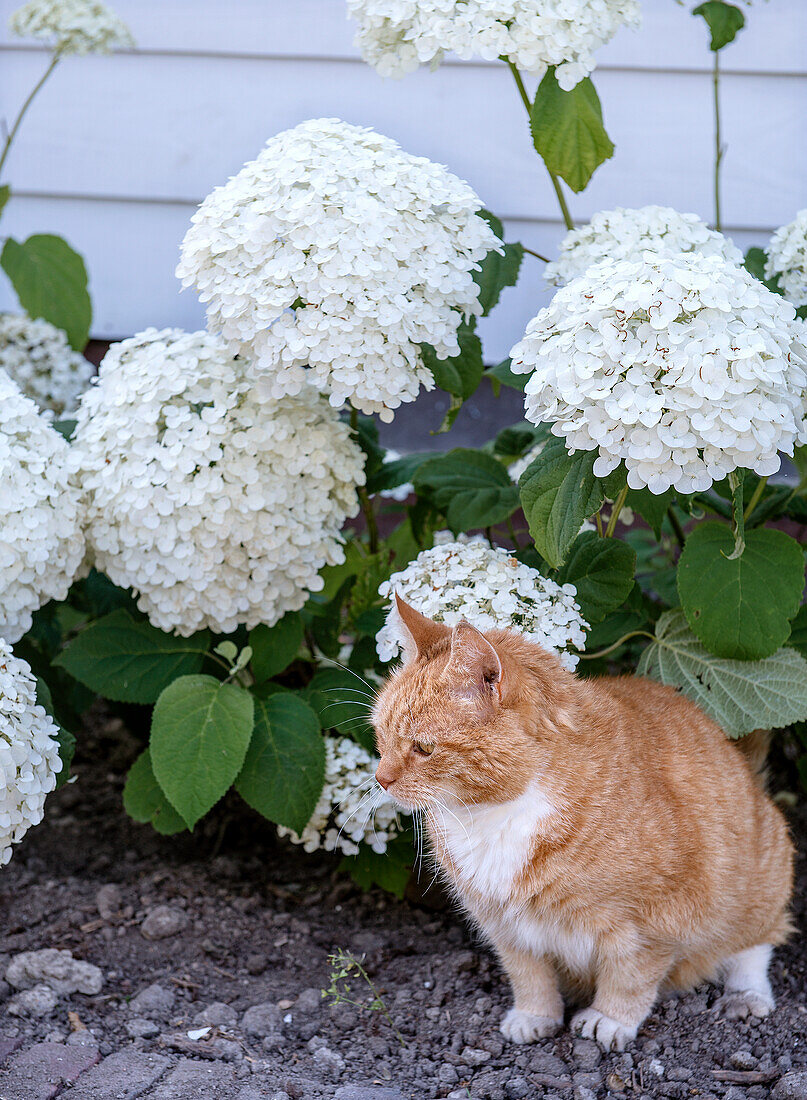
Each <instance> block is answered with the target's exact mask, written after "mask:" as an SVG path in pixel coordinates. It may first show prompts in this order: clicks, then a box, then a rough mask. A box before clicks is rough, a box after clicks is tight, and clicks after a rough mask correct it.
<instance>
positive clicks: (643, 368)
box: [510, 252, 807, 494]
mask: <svg viewBox="0 0 807 1100" xmlns="http://www.w3.org/2000/svg"><path fill="white" fill-rule="evenodd" d="M510 354H511V356H512V369H513V371H514V372H515V373H517V374H526V373H529V372H531V377H530V378H529V381H528V382H527V386H526V391H525V411H526V416H527V419H528V420H531V421H532V422H533V423H535V424H537V423H541V422H549V423H551V424H552V432H553V433H554V434H555V435H558V436H564V437H565V439H566V445H567V447H568V449H569V450H570V451H577V450H583V451H589V450H598V451H599V456H598V458H597V460H596V462H595V465H594V472H595V474H596V475H597V476H599V477H604V476H605V475H607V474H609V473H610V472H611V471H612V470H614V469H616V467H617V466H618V465H619V463H620V462H621V461H622V460H624V462H625V465H626V467H627V470H628V484H629V485H630V487H631V488H633V489H640V488H643V487H645V486H646V487H647V488H648V489H650V491H651V492H653V493H656V494H659V493H663V492H665V491H666V490H667V489H669V488H670V487H672V488H674V489H676V490H677V491H678V492H682V493H692V492H698V491H704V490H706V489H708V487H709V486H710V485H711V484H712V483H713V482H715V481H721V480H722V479H723V478H724V477H725V476H726V475H727V474H729V473H731V471H732V470H735V469H737V468H738V467H742V468H744V469H750V470H754V471H755V472H756V473H758V474H759V475H760V476H765V475H769V474H772V473H774V472H775V471H776V470H778V468H779V463H780V459H779V456H778V453H777V452H778V451H785V452H787V453H790V454H792V451H793V445H794V443H799V442H805V441H807V421H806V420H805V415H807V347H805V326H804V325H803V324H802V322H800V321H798V320H797V318H796V317H795V311H794V309H793V307H792V306H791V305H790V304H788V303H787V302H785V301H784V300H783V299H782V298H781V297H779V296H778V295H776V294H772V293H771V291H769V290H768V289H767V288H766V287H764V286H763V285H762V283H760V282H759V281H758V280H757V279H754V278H753V277H752V276H751V275H750V274H749V273H748V272H747V271H745V269H744V268H741V267H738V266H737V265H735V264H730V263H727V262H726V261H725V260H723V259H721V258H720V257H719V256H704V255H702V254H700V253H697V252H691V253H688V254H686V255H683V254H682V255H678V256H667V255H659V254H657V253H652V252H646V253H644V255H643V257H642V258H641V259H639V260H637V261H635V262H630V261H627V260H618V261H604V262H603V263H601V264H595V265H594V266H593V267H591V268H589V269H588V271H587V272H586V274H585V275H582V276H580V277H579V278H577V279H574V280H572V282H571V283H569V284H568V285H567V286H565V287H562V288H561V289H560V290H559V291H558V292H557V293H556V294H555V297H554V298H553V300H552V302H551V303H550V305H549V306H547V307H546V308H545V309H543V310H541V312H540V313H539V314H538V315H537V317H534V318H533V320H532V321H530V323H529V325H528V326H527V332H526V335H525V336H524V338H523V339H522V340H521V341H520V343H518V344H517V345H516V346H515V347H514V348H513V350H512V351H511V353H510Z"/></svg>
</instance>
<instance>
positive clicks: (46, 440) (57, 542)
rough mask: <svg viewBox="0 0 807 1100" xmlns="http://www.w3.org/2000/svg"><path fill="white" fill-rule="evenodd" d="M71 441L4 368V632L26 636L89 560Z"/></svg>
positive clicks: (0, 446)
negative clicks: (39, 613)
mask: <svg viewBox="0 0 807 1100" xmlns="http://www.w3.org/2000/svg"><path fill="white" fill-rule="evenodd" d="M74 473H75V470H74V464H73V457H72V454H71V451H70V447H69V446H68V444H67V443H66V442H65V440H64V439H63V438H62V436H61V435H59V433H58V432H57V431H56V430H55V428H52V427H51V425H50V424H49V423H48V421H47V420H46V418H45V417H44V416H43V414H42V413H40V412H39V410H38V409H37V407H36V405H35V404H34V402H33V401H32V400H31V399H30V397H26V396H25V395H24V394H23V393H21V392H20V390H19V388H18V386H17V385H16V384H15V383H14V382H13V381H12V380H11V379H10V378H9V376H8V375H7V374H6V373H5V371H2V370H0V634H2V636H3V637H4V638H6V639H7V641H9V642H16V641H18V640H19V639H20V638H21V637H22V636H23V634H25V632H26V631H27V630H29V629H30V627H31V616H32V614H33V612H34V611H36V610H38V608H40V607H42V605H43V604H45V603H47V602H48V600H63V599H65V598H66V596H67V592H68V589H69V588H70V585H71V584H72V583H73V581H74V580H75V579H76V577H77V576H78V574H79V572H80V571H81V567H82V563H83V561H84V536H83V534H82V519H83V515H82V509H81V499H80V497H81V494H80V492H79V489H78V485H77V483H76V479H75V477H74Z"/></svg>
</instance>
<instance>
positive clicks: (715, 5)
mask: <svg viewBox="0 0 807 1100" xmlns="http://www.w3.org/2000/svg"><path fill="white" fill-rule="evenodd" d="M692 14H693V15H702V16H703V18H704V19H705V21H706V25H707V27H708V28H709V33H710V35H711V41H710V43H709V49H710V50H712V52H713V53H717V51H718V50H722V49H723V47H724V46H728V44H729V42H733V41H734V39H735V38H736V37H737V34H738V32H739V31H741V30H742V29H743V27H744V26H745V16H744V15H743V13H742V12H741V11H740V9H739V8H738V7H737V6H736V5H735V4H727V3H726V2H725V0H706V3H705V4H699V5H698V6H697V8H693V9H692Z"/></svg>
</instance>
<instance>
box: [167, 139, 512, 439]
mask: <svg viewBox="0 0 807 1100" xmlns="http://www.w3.org/2000/svg"><path fill="white" fill-rule="evenodd" d="M481 206H482V203H481V202H480V200H479V198H478V196H477V195H476V194H475V193H474V191H473V190H472V188H471V187H469V186H468V184H467V183H464V182H463V181H462V180H460V179H458V178H457V177H456V176H454V175H452V174H451V173H450V172H448V171H447V170H446V169H445V168H443V167H442V165H439V164H433V163H432V162H431V161H429V160H426V159H425V158H424V157H413V156H410V155H409V154H407V153H405V152H404V151H403V150H402V149H401V148H400V146H399V145H398V144H397V143H396V142H394V141H392V140H391V139H390V138H386V137H383V136H381V135H379V134H376V133H374V132H373V131H372V130H370V129H366V128H362V127H359V126H350V125H348V124H347V123H345V122H340V121H339V120H338V119H313V120H311V121H309V122H303V123H301V124H300V125H299V126H296V127H295V128H294V129H292V130H286V131H284V132H283V133H281V134H278V135H277V136H276V137H274V138H272V139H271V141H269V142H268V143H267V145H266V146H265V148H264V149H263V151H262V152H261V154H260V155H259V156H258V157H257V159H256V160H254V161H251V162H249V163H248V164H246V165H244V167H243V168H242V169H241V171H240V172H239V173H238V175H236V176H234V177H233V178H232V179H231V180H229V182H228V183H226V184H225V185H224V186H223V187H218V188H216V190H215V191H213V193H212V194H211V195H209V196H208V197H207V198H206V199H205V201H204V202H203V203H202V205H201V207H200V208H199V210H197V212H196V213H195V214H194V216H193V218H192V224H191V227H190V229H189V230H188V232H187V234H186V235H185V240H184V241H183V243H182V256H181V260H180V263H179V266H178V268H177V276H178V278H180V279H181V280H182V282H183V285H184V286H186V287H187V286H191V285H192V286H195V287H196V289H197V291H198V293H199V297H200V298H201V300H202V301H203V302H205V303H206V304H207V317H208V327H209V328H210V330H211V331H215V332H220V333H221V334H222V335H223V336H224V337H225V339H226V340H228V341H229V343H230V345H231V347H232V349H233V351H237V352H239V353H241V354H245V355H246V356H247V357H248V358H250V359H251V360H252V361H253V362H254V363H255V366H256V368H257V370H258V371H259V372H260V376H261V380H262V383H263V385H264V387H265V389H266V392H267V393H268V394H269V395H270V396H271V397H275V398H281V397H284V396H285V395H286V394H297V393H299V392H300V391H301V389H302V387H303V386H304V385H305V383H306V381H308V382H310V383H312V384H313V385H314V386H315V387H316V388H317V389H318V390H320V391H321V392H322V393H326V394H328V396H329V398H330V401H331V404H332V405H334V406H337V407H339V406H342V405H344V404H345V403H346V402H350V403H351V404H352V405H353V407H354V408H357V409H360V410H361V411H362V412H365V413H378V414H379V416H380V417H381V419H382V420H387V421H389V420H391V419H392V415H393V414H392V410H393V409H396V408H397V407H398V406H399V405H400V404H401V403H402V402H406V401H413V400H414V399H415V397H416V396H417V394H418V391H419V389H420V387H421V386H423V387H425V388H426V389H431V388H432V386H433V385H434V381H433V378H432V375H431V373H430V372H429V370H428V369H427V368H426V366H425V364H424V362H423V357H422V354H421V350H420V346H419V345H420V344H421V343H429V344H431V345H432V346H433V347H434V348H435V351H436V353H437V355H438V357H439V358H441V359H445V358H447V357H449V356H454V355H458V354H459V351H460V348H459V344H458V342H457V329H458V327H459V325H460V323H461V321H462V319H463V317H465V318H467V317H470V316H471V315H473V314H478V313H480V312H481V306H480V305H479V300H478V288H477V285H476V283H475V282H474V279H473V272H474V270H476V268H477V267H478V264H479V261H480V260H482V259H483V258H484V257H485V256H486V255H487V253H488V252H489V251H491V250H494V249H496V250H501V247H502V245H501V242H500V241H499V239H498V238H497V237H496V235H495V234H494V233H493V231H492V229H491V228H490V226H489V225H488V223H487V222H486V221H485V220H484V219H483V218H481V217H479V216H478V215H477V211H478V210H479V209H480V207H481Z"/></svg>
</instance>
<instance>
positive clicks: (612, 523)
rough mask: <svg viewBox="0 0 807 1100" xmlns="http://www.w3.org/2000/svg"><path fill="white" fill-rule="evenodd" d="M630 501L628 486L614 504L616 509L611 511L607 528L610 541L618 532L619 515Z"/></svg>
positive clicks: (606, 534) (606, 532)
mask: <svg viewBox="0 0 807 1100" xmlns="http://www.w3.org/2000/svg"><path fill="white" fill-rule="evenodd" d="M627 499H628V487H627V485H626V486H625V487H624V488H623V489H622V491H621V492H620V494H619V496H618V497H617V498H616V501H615V502H614V507H613V508H612V510H611V516H610V519H609V520H608V526H607V527H606V528H605V537H606V538H607V539H610V538H612V537H613V534H614V531H615V530H616V521H617V520H618V519H619V513H620V512H621V511H622V509H623V508H624V507H625V501H626V500H627Z"/></svg>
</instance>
